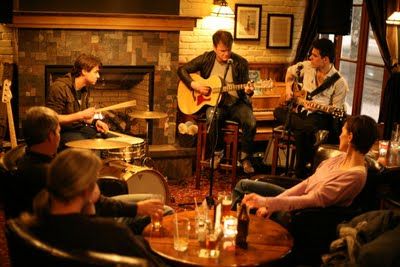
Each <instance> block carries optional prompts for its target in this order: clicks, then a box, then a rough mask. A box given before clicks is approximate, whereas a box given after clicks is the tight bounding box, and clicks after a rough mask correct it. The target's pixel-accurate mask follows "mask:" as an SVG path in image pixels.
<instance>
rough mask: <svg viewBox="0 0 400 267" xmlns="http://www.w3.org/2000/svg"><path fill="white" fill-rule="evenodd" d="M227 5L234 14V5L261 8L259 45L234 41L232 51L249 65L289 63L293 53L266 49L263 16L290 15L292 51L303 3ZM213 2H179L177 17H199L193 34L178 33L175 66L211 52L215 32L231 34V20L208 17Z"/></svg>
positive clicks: (250, 0)
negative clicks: (250, 63)
mask: <svg viewBox="0 0 400 267" xmlns="http://www.w3.org/2000/svg"><path fill="white" fill-rule="evenodd" d="M227 2H228V5H229V6H230V7H231V9H232V10H233V11H235V4H236V3H240V4H258V5H259V4H261V5H262V18H261V38H260V41H235V42H234V44H233V50H234V51H235V52H236V53H238V54H240V55H242V56H244V57H245V58H246V59H247V60H248V61H249V62H260V63H290V62H291V61H292V60H293V58H294V55H295V52H296V51H295V49H267V48H266V42H267V39H266V38H267V15H268V14H293V15H294V29H293V40H292V47H293V48H296V47H297V43H298V41H299V38H300V33H301V27H302V24H303V17H304V14H303V13H304V8H305V3H306V1H305V0H268V1H260V0H246V1H243V0H228V1H227ZM212 4H213V0H181V6H180V13H181V15H185V16H198V17H202V19H199V20H198V22H197V27H196V28H195V29H194V30H193V31H182V32H181V34H180V39H179V62H181V63H184V62H187V61H189V60H191V59H192V58H194V57H195V56H197V55H200V54H202V53H204V51H207V50H211V49H212V41H211V35H212V34H213V33H214V32H215V31H216V30H218V29H225V30H228V31H230V32H232V34H233V32H234V19H226V18H224V19H216V18H212V17H210V16H209V14H210V13H211V8H212Z"/></svg>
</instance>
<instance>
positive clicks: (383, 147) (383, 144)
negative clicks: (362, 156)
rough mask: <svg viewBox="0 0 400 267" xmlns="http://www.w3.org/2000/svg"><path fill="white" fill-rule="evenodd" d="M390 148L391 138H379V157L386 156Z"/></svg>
mask: <svg viewBox="0 0 400 267" xmlns="http://www.w3.org/2000/svg"><path fill="white" fill-rule="evenodd" d="M388 148H389V140H379V157H386V154H387V151H388Z"/></svg>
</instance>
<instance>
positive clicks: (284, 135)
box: [271, 125, 296, 175]
mask: <svg viewBox="0 0 400 267" xmlns="http://www.w3.org/2000/svg"><path fill="white" fill-rule="evenodd" d="M288 137H289V135H288V132H287V131H286V130H284V126H283V125H280V126H278V127H275V128H274V129H273V131H272V142H273V145H274V148H273V150H272V164H271V174H272V175H275V174H276V167H277V165H278V158H279V155H278V154H279V148H281V149H286V148H287V144H288V143H289V144H290V146H291V150H292V152H291V156H290V160H289V168H290V169H293V166H294V160H295V156H296V153H295V152H296V146H295V144H294V141H295V139H294V135H293V133H291V134H290V140H288ZM288 141H289V142H288ZM286 164H288V163H286Z"/></svg>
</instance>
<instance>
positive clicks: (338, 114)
mask: <svg viewBox="0 0 400 267" xmlns="http://www.w3.org/2000/svg"><path fill="white" fill-rule="evenodd" d="M292 90H293V98H292V101H294V103H295V104H297V105H301V106H303V107H305V108H306V109H311V110H319V111H322V112H325V113H328V114H331V115H332V116H333V117H335V118H339V119H342V118H344V117H345V116H346V112H345V111H344V109H342V108H338V107H335V106H332V105H323V104H319V103H316V102H314V101H311V100H307V94H308V92H307V91H306V90H301V88H300V87H299V85H298V84H293V86H292Z"/></svg>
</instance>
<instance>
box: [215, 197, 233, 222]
mask: <svg viewBox="0 0 400 267" xmlns="http://www.w3.org/2000/svg"><path fill="white" fill-rule="evenodd" d="M218 202H219V203H221V206H222V220H224V218H225V217H227V216H229V213H230V211H231V206H232V196H231V194H230V193H227V192H219V193H218Z"/></svg>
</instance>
